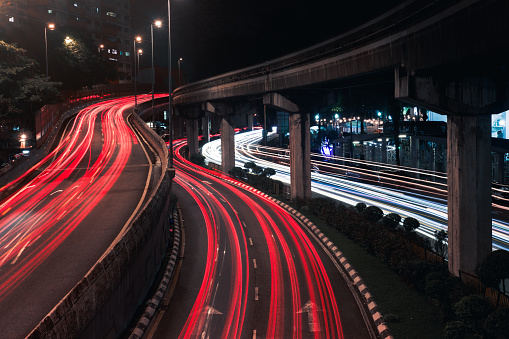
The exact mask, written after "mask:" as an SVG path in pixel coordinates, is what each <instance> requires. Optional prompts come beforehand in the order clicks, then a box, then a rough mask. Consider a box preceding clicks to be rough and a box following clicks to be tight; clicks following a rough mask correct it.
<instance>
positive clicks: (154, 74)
mask: <svg viewBox="0 0 509 339" xmlns="http://www.w3.org/2000/svg"><path fill="white" fill-rule="evenodd" d="M162 25H163V23H162V21H161V20H156V21H154V23H152V24H150V40H151V42H152V128H154V122H155V119H154V86H155V85H154V84H155V79H156V71H155V68H154V26H156V27H158V28H159V27H161V26H162Z"/></svg>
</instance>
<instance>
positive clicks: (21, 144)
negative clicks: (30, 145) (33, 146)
mask: <svg viewBox="0 0 509 339" xmlns="http://www.w3.org/2000/svg"><path fill="white" fill-rule="evenodd" d="M26 139H27V136H26V134H21V136H20V138H19V142H20V148H25V147H26V144H25V143H26Z"/></svg>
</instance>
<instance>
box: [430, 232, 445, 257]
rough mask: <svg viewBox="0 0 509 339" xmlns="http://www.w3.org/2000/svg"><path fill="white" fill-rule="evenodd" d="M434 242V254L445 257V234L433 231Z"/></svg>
mask: <svg viewBox="0 0 509 339" xmlns="http://www.w3.org/2000/svg"><path fill="white" fill-rule="evenodd" d="M433 233H434V235H435V242H434V243H433V247H434V248H435V252H436V254H438V255H439V256H441V257H445V255H446V254H447V232H446V231H444V230H440V231H434V232H433Z"/></svg>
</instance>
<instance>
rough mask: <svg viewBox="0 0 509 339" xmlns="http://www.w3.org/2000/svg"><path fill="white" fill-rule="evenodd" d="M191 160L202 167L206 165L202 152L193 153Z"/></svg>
mask: <svg viewBox="0 0 509 339" xmlns="http://www.w3.org/2000/svg"><path fill="white" fill-rule="evenodd" d="M189 161H191V162H192V163H193V164H196V165H198V166H201V167H205V157H204V156H203V155H201V154H198V153H196V154H193V155H191V158H189Z"/></svg>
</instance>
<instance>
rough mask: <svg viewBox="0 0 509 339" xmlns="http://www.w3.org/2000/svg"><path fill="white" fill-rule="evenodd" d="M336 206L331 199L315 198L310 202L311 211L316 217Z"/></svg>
mask: <svg viewBox="0 0 509 339" xmlns="http://www.w3.org/2000/svg"><path fill="white" fill-rule="evenodd" d="M335 204H336V201H335V200H334V199H331V198H313V199H311V200H310V201H309V211H310V212H311V213H313V214H314V215H316V216H320V215H321V213H322V211H324V210H325V209H327V208H329V207H330V206H333V205H335Z"/></svg>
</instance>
